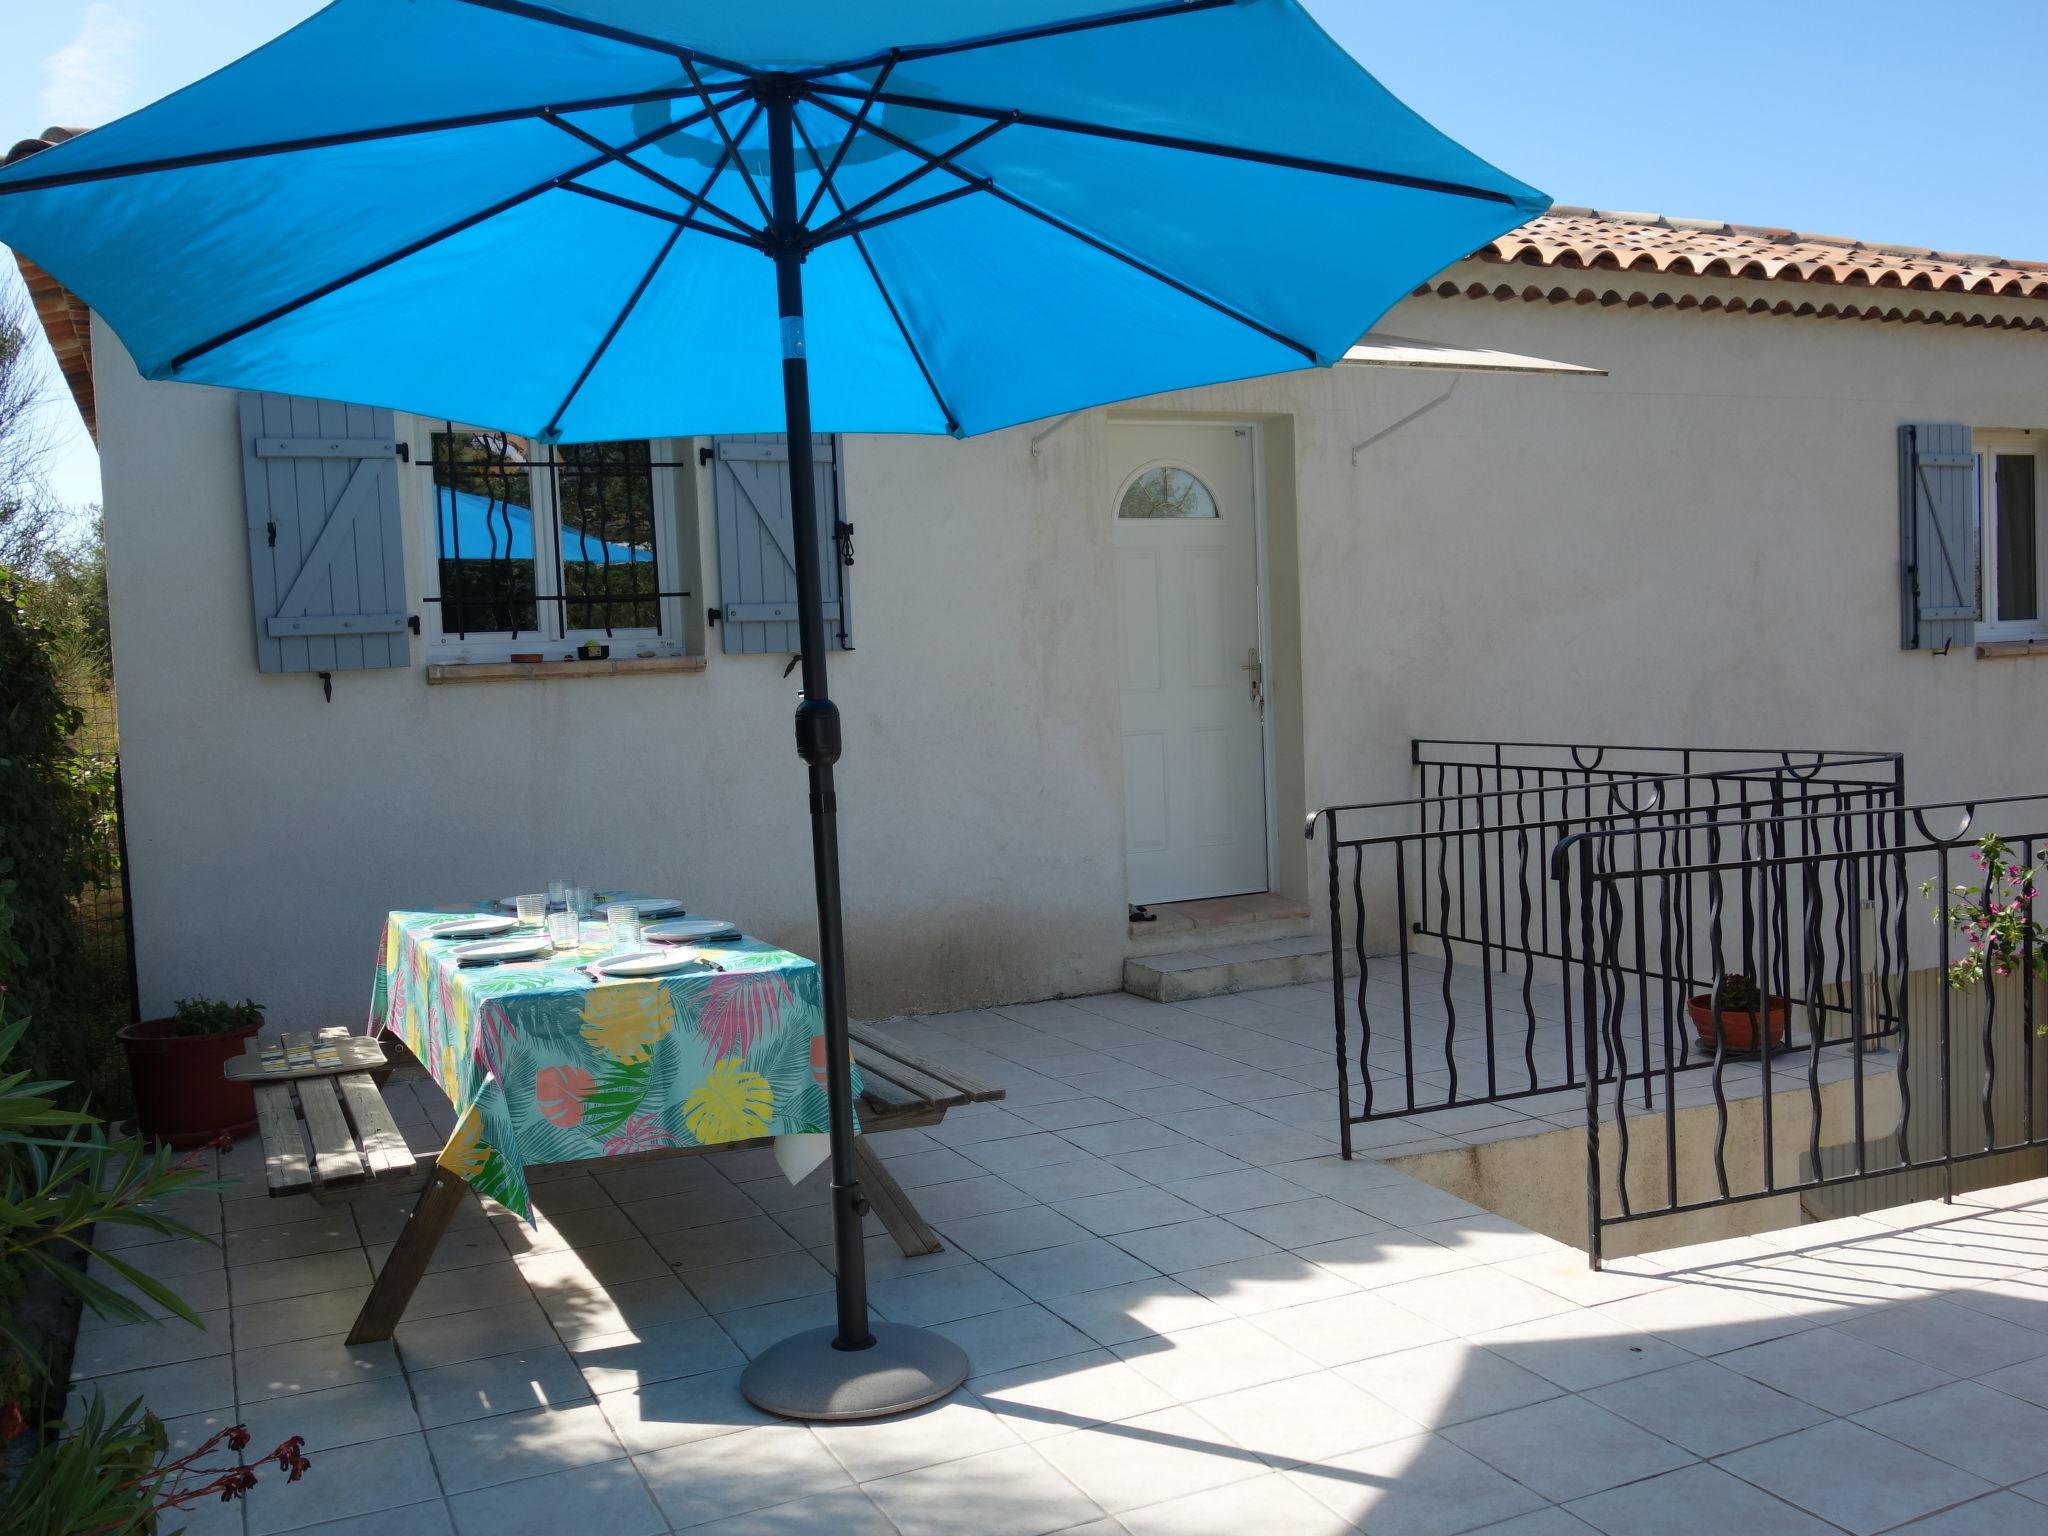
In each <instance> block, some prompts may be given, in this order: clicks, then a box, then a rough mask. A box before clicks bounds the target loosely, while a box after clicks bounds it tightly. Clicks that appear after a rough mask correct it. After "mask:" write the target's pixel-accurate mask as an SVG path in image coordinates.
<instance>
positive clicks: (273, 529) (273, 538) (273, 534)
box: [263, 518, 277, 549]
mask: <svg viewBox="0 0 2048 1536" xmlns="http://www.w3.org/2000/svg"><path fill="white" fill-rule="evenodd" d="M263 526H264V528H265V529H267V530H268V531H269V535H270V547H271V548H272V549H275V548H277V519H276V518H272V519H271V520H270V521H269V522H267V523H265V524H264V525H263Z"/></svg>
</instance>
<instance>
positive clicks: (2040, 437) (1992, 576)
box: [1972, 430, 2048, 640]
mask: <svg viewBox="0 0 2048 1536" xmlns="http://www.w3.org/2000/svg"><path fill="white" fill-rule="evenodd" d="M1972 446H1973V447H1974V448H1975V450H1976V453H1977V548H1978V553H1979V558H1980V561H1981V563H1982V576H1981V580H1982V582H1983V586H1982V589H1981V590H1982V592H1983V601H1982V603H1981V604H1980V607H1981V610H1982V613H1981V616H1980V617H1979V619H1978V621H1977V638H1978V639H1980V640H2039V639H2043V638H2048V506H2044V505H2043V502H2044V501H2048V432H2036V431H2026V430H2009V431H1994V432H1977V433H1973V434H1972ZM2014 455H2027V456H2030V457H2031V458H2032V459H2033V460H2034V540H2035V562H2036V564H2037V566H2038V567H2039V569H2038V571H2037V573H2036V576H2035V583H2034V589H2035V594H2036V597H2035V608H2036V616H2035V617H2034V618H2031V619H2006V618H2001V617H2000V616H1999V614H1998V518H1999V506H1998V475H1997V472H1996V469H1995V467H1994V464H1993V460H1994V459H1997V458H2000V457H2012V456H2014Z"/></svg>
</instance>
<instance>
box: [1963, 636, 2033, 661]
mask: <svg viewBox="0 0 2048 1536" xmlns="http://www.w3.org/2000/svg"><path fill="white" fill-rule="evenodd" d="M2015 656H2048V635H2042V636H2037V637H2036V638H2034V639H2031V640H1982V641H1979V642H1978V644H1977V659H1978V660H1979V661H2000V660H2005V659H2008V658H2011V657H2015Z"/></svg>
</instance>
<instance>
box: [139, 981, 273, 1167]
mask: <svg viewBox="0 0 2048 1536" xmlns="http://www.w3.org/2000/svg"><path fill="white" fill-rule="evenodd" d="M262 1027H263V1005H262V1004H261V1003H253V1002H250V1001H249V1000H247V999H246V998H245V999H243V1000H242V1001H241V1002H239V1003H230V1002H224V1001H219V1000H216V999H214V998H208V997H181V998H179V999H178V1001H177V1004H176V1006H175V1008H174V1010H173V1012H172V1013H171V1015H170V1017H169V1018H163V1019H144V1020H143V1021H142V1022H141V1023H139V1024H130V1025H128V1026H127V1027H126V1028H124V1029H122V1030H120V1031H119V1032H118V1034H119V1038H120V1041H121V1046H122V1049H124V1050H125V1051H126V1052H127V1053H128V1079H129V1081H130V1082H131V1083H132V1084H134V1087H135V1123H136V1126H137V1128H138V1129H139V1130H140V1131H141V1132H142V1134H143V1135H144V1136H147V1137H150V1138H152V1139H153V1140H156V1141H160V1142H164V1143H166V1144H168V1145H170V1146H173V1147H195V1146H198V1145H199V1144H201V1143H202V1142H207V1141H211V1140H213V1139H214V1138H215V1137H216V1136H219V1135H221V1134H223V1133H225V1134H227V1135H229V1136H242V1135H246V1134H247V1133H248V1132H250V1131H253V1130H254V1129H255V1128H256V1096H255V1093H254V1091H253V1090H252V1089H251V1088H250V1086H249V1084H247V1083H231V1082H229V1081H228V1080H227V1079H226V1078H225V1077H224V1076H222V1075H221V1068H222V1067H223V1066H224V1065H225V1064H226V1063H227V1062H228V1061H229V1060H231V1059H232V1058H234V1057H236V1056H239V1055H241V1054H242V1052H243V1050H244V1048H245V1044H246V1042H247V1041H248V1038H249V1037H250V1036H251V1035H253V1034H255V1033H256V1031H257V1030H259V1029H261V1028H262Z"/></svg>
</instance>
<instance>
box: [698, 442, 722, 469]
mask: <svg viewBox="0 0 2048 1536" xmlns="http://www.w3.org/2000/svg"><path fill="white" fill-rule="evenodd" d="M717 457H718V450H717V449H716V448H714V447H712V446H711V445H710V444H709V443H706V444H704V445H703V446H702V447H700V448H699V449H698V450H697V462H698V464H699V465H704V464H709V463H710V462H711V461H712V460H713V459H715V458H717Z"/></svg>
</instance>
